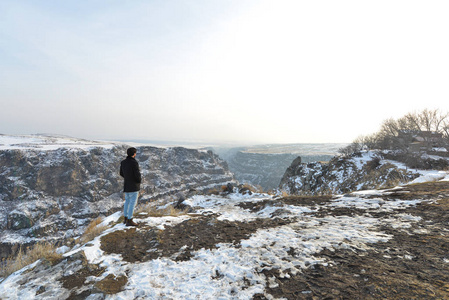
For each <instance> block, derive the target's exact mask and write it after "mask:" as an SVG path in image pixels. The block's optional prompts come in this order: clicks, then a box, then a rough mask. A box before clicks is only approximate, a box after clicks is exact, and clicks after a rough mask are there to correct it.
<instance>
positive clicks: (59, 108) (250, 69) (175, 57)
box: [0, 0, 449, 144]
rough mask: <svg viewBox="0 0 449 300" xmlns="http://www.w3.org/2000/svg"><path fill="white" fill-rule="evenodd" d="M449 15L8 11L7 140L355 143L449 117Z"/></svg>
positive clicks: (287, 6) (1, 84)
mask: <svg viewBox="0 0 449 300" xmlns="http://www.w3.org/2000/svg"><path fill="white" fill-rule="evenodd" d="M448 16H449V1H447V0H444V1H429V0H427V1H413V0H406V1H395V0H387V1H383V0H380V1H379V0H376V1H363V0H354V1H335V0H330V1H319V0H316V1H315V0H313V1H300V0H297V1H295V0H291V1H287V0H188V1H187V0H184V1H182V0H159V1H153V0H147V1H124V0H123V1H118V0H108V1H106V0H91V1H80V0H76V1H75V0H72V1H58V0H53V1H39V0H30V1H20V0H11V1H10V0H0V133H3V134H32V133H55V134H64V135H69V136H73V137H80V138H89V139H149V140H166V141H189V142H195V141H197V142H204V141H208V142H237V143H259V144H261V143H314V142H318V143H319V142H323V143H325V142H330V143H332V142H337V143H338V142H342V143H345V142H351V141H353V140H354V139H355V138H357V137H358V136H360V135H366V134H370V133H373V132H376V131H377V130H378V129H379V127H380V124H381V123H382V121H384V120H385V119H388V118H399V117H402V116H403V115H405V114H406V113H408V112H415V111H420V110H423V109H425V108H429V109H440V110H442V111H444V112H447V111H449V18H448Z"/></svg>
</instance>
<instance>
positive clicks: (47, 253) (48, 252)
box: [0, 242, 62, 277]
mask: <svg viewBox="0 0 449 300" xmlns="http://www.w3.org/2000/svg"><path fill="white" fill-rule="evenodd" d="M61 258H62V254H59V253H57V252H56V246H54V245H53V244H51V243H48V242H43V243H37V244H35V245H33V246H31V247H28V248H27V249H26V251H24V250H23V249H22V248H20V249H19V252H18V253H17V255H16V256H14V257H9V258H7V259H3V260H2V263H1V268H0V276H1V277H7V276H9V275H10V274H12V273H14V272H16V271H18V270H20V269H22V268H23V267H25V266H27V265H29V264H32V263H34V262H35V261H37V260H39V259H43V260H45V261H46V262H48V263H50V264H54V263H55V262H57V261H59V260H60V259H61Z"/></svg>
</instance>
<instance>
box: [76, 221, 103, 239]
mask: <svg viewBox="0 0 449 300" xmlns="http://www.w3.org/2000/svg"><path fill="white" fill-rule="evenodd" d="M102 221H103V218H101V217H99V218H96V219H95V220H93V221H92V222H90V223H89V225H87V227H86V229H85V230H84V233H83V235H82V236H81V237H80V238H79V242H81V244H85V243H87V242H89V241H91V240H93V239H94V238H96V237H97V236H99V235H100V233H102V232H103V231H104V230H105V229H106V228H107V226H105V225H100V224H101V222H102Z"/></svg>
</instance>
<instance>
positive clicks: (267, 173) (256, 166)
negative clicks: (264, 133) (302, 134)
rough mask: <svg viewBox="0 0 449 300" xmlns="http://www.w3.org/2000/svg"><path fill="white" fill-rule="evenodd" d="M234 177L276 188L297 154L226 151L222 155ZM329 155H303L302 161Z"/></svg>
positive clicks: (264, 186)
mask: <svg viewBox="0 0 449 300" xmlns="http://www.w3.org/2000/svg"><path fill="white" fill-rule="evenodd" d="M222 157H223V158H224V159H225V160H226V162H227V163H228V165H229V169H230V170H231V172H232V173H233V174H234V175H235V178H236V179H237V180H238V181H239V182H241V183H250V184H252V185H255V186H260V187H262V189H263V190H264V191H269V190H273V189H276V188H278V186H279V183H280V181H281V178H282V176H283V175H284V173H285V170H286V169H287V168H288V167H289V166H290V164H291V162H292V160H294V159H295V158H296V157H297V154H292V153H276V154H272V153H251V152H246V151H243V150H238V149H237V150H235V151H228V153H225V154H224V155H222ZM331 158H332V156H331V155H326V154H319V153H318V154H316V155H305V156H304V157H303V161H328V160H329V159H331Z"/></svg>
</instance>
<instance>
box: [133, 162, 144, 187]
mask: <svg viewBox="0 0 449 300" xmlns="http://www.w3.org/2000/svg"><path fill="white" fill-rule="evenodd" d="M133 171H134V178H135V179H136V182H137V183H142V174H140V169H139V164H138V163H136V164H135V165H134V168H133Z"/></svg>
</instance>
